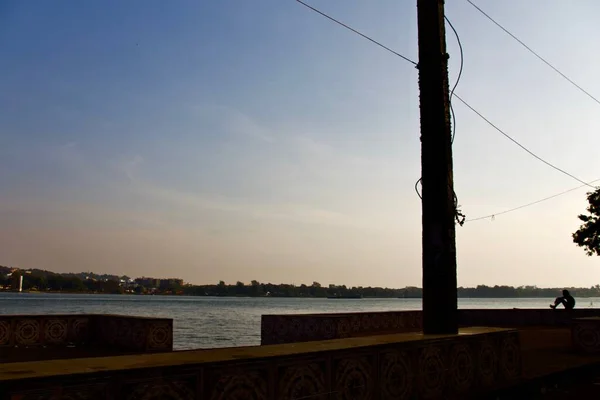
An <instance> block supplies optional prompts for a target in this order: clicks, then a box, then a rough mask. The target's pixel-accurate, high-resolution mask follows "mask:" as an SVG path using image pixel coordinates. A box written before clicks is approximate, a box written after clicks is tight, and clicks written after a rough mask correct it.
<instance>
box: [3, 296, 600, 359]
mask: <svg viewBox="0 0 600 400" xmlns="http://www.w3.org/2000/svg"><path fill="white" fill-rule="evenodd" d="M553 300H554V299H544V298H538V299H459V301H458V304H459V308H514V307H518V308H546V307H548V304H550V303H551V302H552V301H553ZM592 304H595V305H598V304H600V298H599V299H596V298H590V299H578V303H577V306H578V307H579V308H584V307H591V306H592ZM419 309H421V300H420V299H360V300H328V299H285V298H232V297H219V298H213V297H185V296H173V297H167V296H125V295H89V294H29V293H0V314H63V313H65V314H70V313H81V314H84V313H89V314H101V313H102V314H123V315H138V316H148V317H166V318H173V324H174V347H175V348H176V349H194V348H209V347H230V346H246V345H258V344H260V316H261V315H262V314H301V313H326V312H327V313H336V312H338V313H340V312H356V311H394V310H419Z"/></svg>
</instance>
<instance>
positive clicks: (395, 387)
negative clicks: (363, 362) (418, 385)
mask: <svg viewBox="0 0 600 400" xmlns="http://www.w3.org/2000/svg"><path fill="white" fill-rule="evenodd" d="M411 357H412V356H411V355H410V354H408V353H407V352H406V351H401V350H396V351H392V352H385V353H382V354H380V356H379V359H380V370H379V387H380V390H381V395H380V396H381V399H382V400H404V399H410V398H412V395H413V390H414V379H415V373H414V370H413V368H414V367H415V366H414V365H413V364H414V363H413V360H412V359H411Z"/></svg>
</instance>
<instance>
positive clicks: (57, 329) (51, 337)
mask: <svg viewBox="0 0 600 400" xmlns="http://www.w3.org/2000/svg"><path fill="white" fill-rule="evenodd" d="M68 335H69V321H68V320H67V319H63V318H61V319H58V318H49V319H46V320H44V344H51V345H62V344H65V343H66V342H67V339H68Z"/></svg>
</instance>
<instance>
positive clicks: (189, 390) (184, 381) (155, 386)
mask: <svg viewBox="0 0 600 400" xmlns="http://www.w3.org/2000/svg"><path fill="white" fill-rule="evenodd" d="M197 390H198V384H197V378H196V376H195V375H194V376H178V377H160V378H157V379H152V380H144V381H138V382H128V383H126V384H124V385H123V386H122V387H121V393H120V396H119V398H120V399H126V400H162V399H170V400H195V399H197V398H199V396H198V395H197Z"/></svg>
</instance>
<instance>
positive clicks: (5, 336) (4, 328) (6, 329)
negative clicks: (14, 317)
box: [0, 320, 12, 346]
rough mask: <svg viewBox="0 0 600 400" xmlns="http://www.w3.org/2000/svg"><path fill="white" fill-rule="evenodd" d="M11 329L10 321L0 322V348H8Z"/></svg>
mask: <svg viewBox="0 0 600 400" xmlns="http://www.w3.org/2000/svg"><path fill="white" fill-rule="evenodd" d="M11 336H12V329H11V321H10V320H0V346H8V345H10V342H11Z"/></svg>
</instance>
